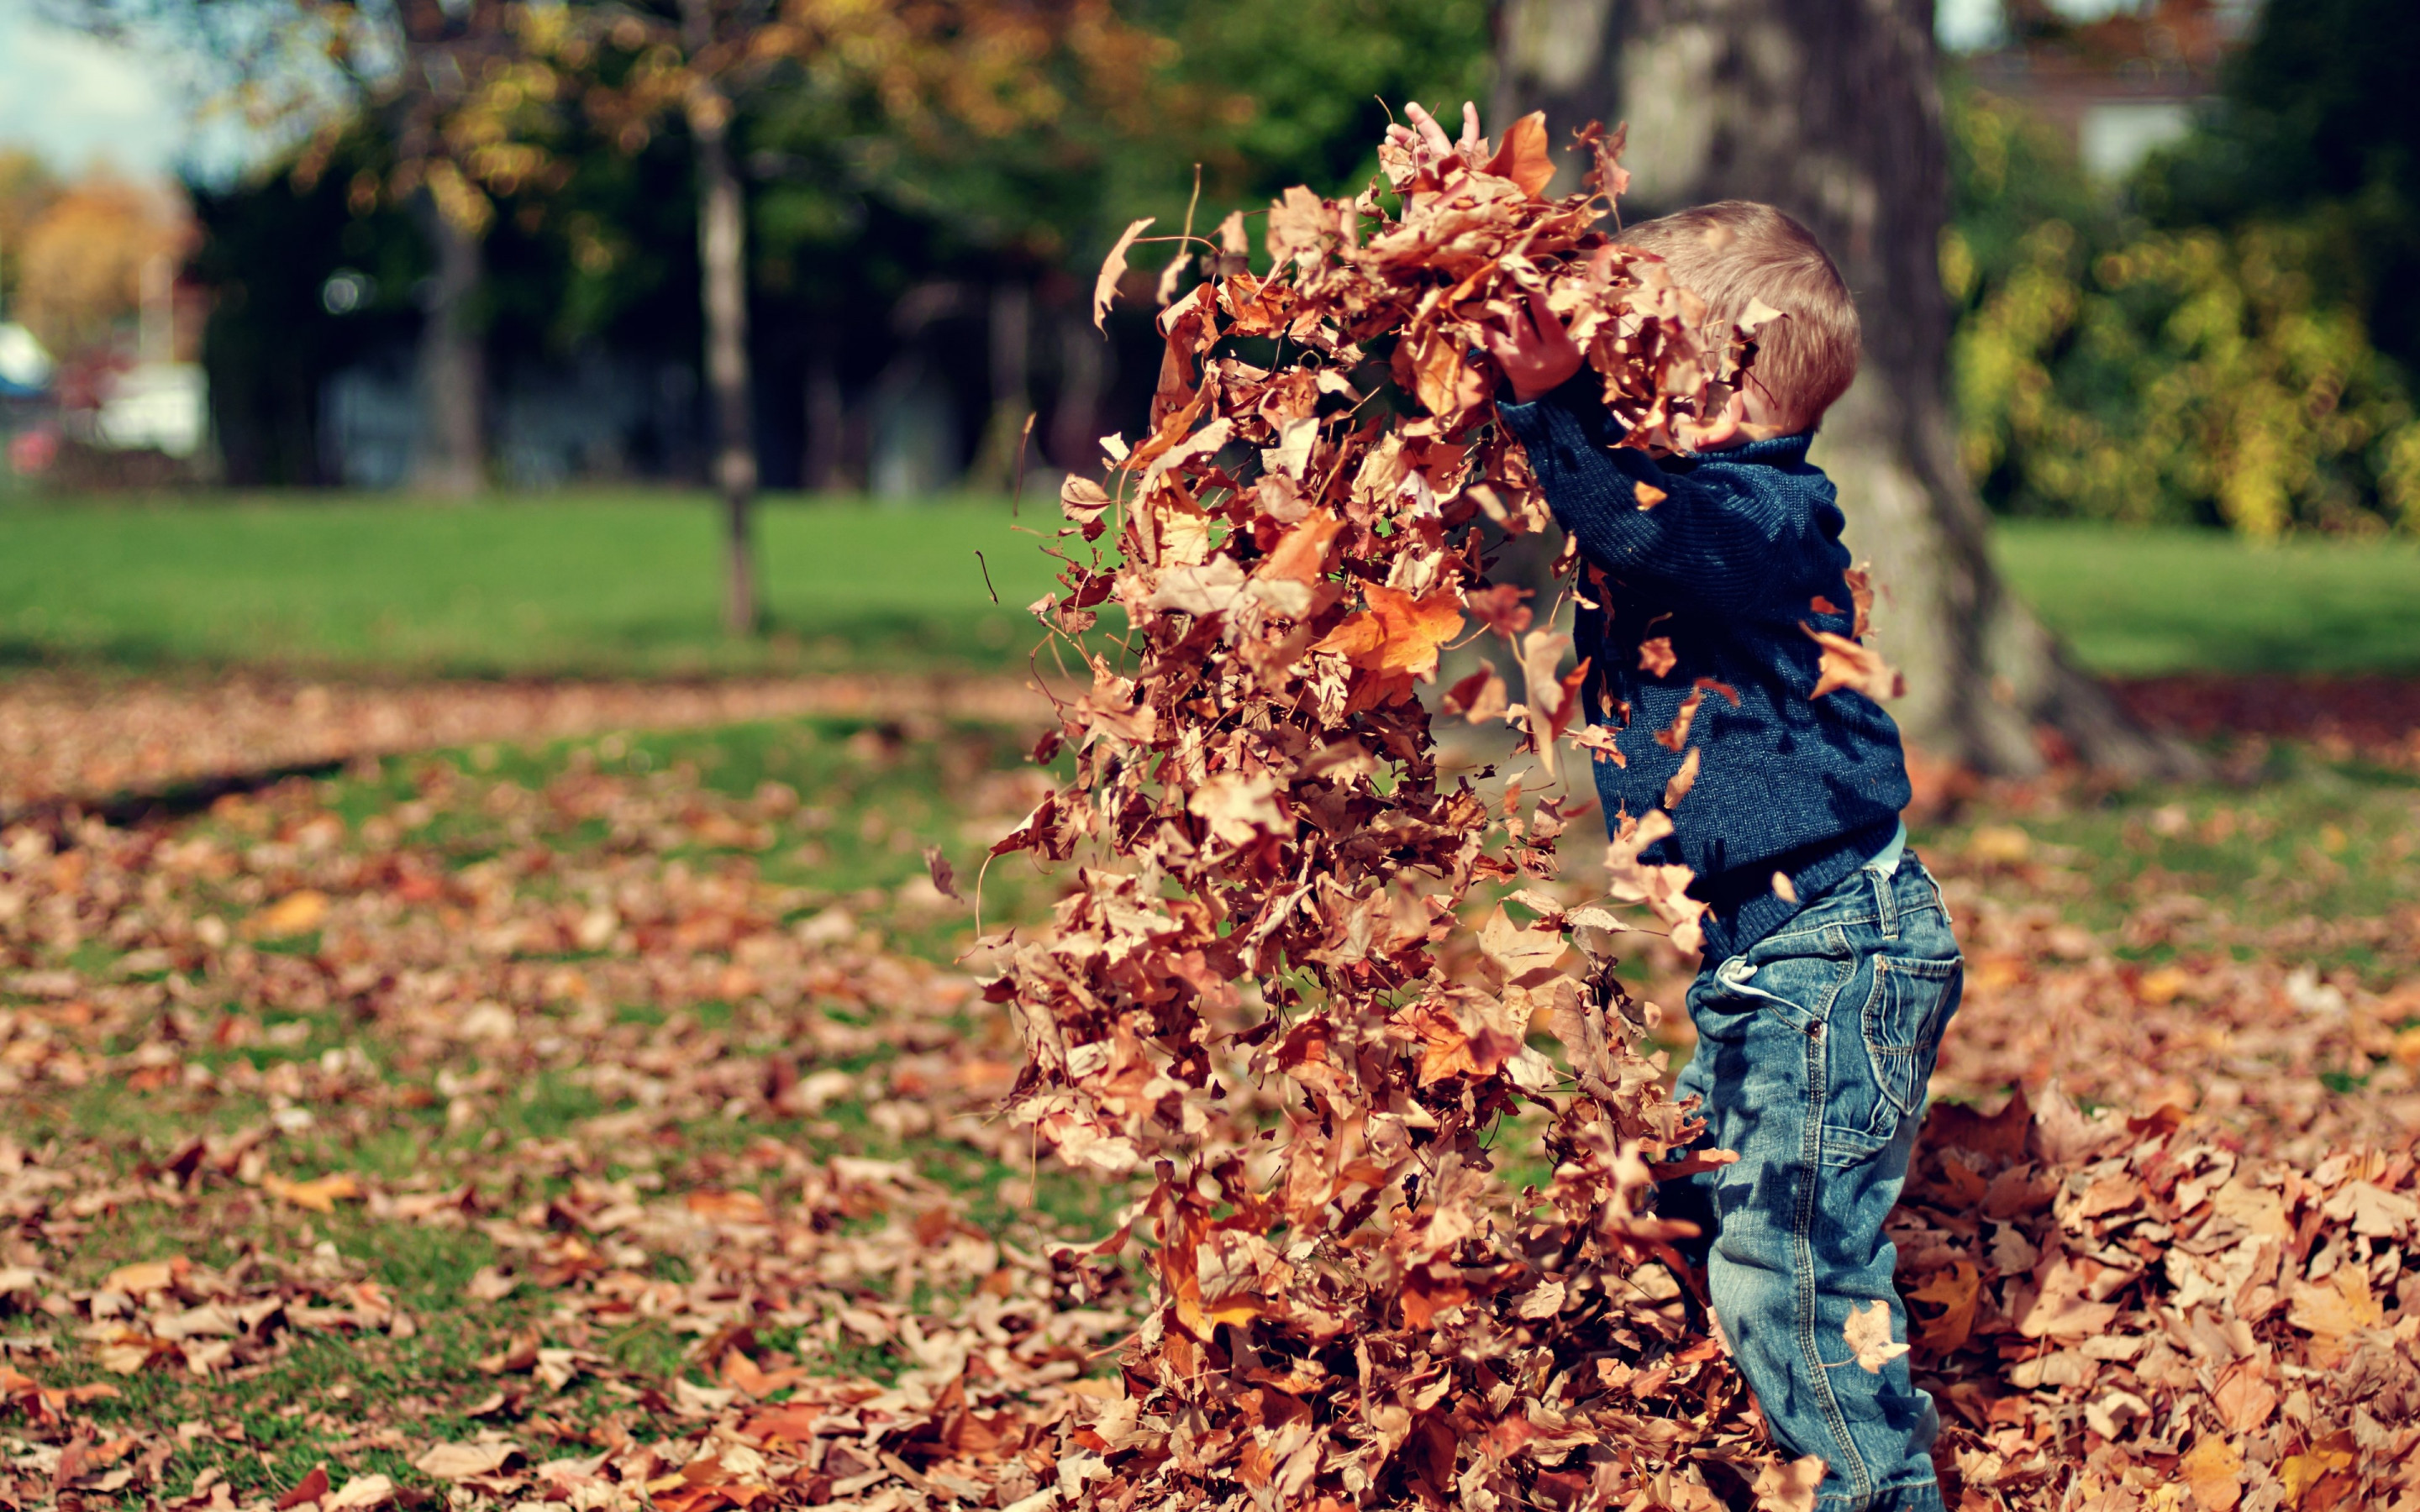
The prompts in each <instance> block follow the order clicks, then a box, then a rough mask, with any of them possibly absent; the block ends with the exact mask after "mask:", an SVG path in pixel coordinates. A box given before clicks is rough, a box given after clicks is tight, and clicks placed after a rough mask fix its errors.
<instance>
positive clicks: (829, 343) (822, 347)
mask: <svg viewBox="0 0 2420 1512" xmlns="http://www.w3.org/2000/svg"><path fill="white" fill-rule="evenodd" d="M810 340H811V341H812V343H813V345H812V346H811V347H809V348H808V350H807V448H806V453H807V455H806V462H805V465H804V467H803V468H802V469H801V470H800V471H802V473H803V474H804V477H803V479H802V481H803V483H804V485H805V486H806V489H807V491H808V492H810V493H826V492H829V491H830V490H831V489H833V488H835V487H837V486H839V485H840V472H841V465H842V462H841V455H842V446H843V443H844V440H845V435H844V432H845V427H846V425H847V419H848V416H847V403H846V401H845V398H844V397H843V396H842V393H841V387H840V354H839V352H838V351H837V350H835V348H836V347H838V346H839V343H840V335H839V332H838V330H837V329H836V327H835V325H834V323H833V322H832V321H830V320H828V319H818V320H817V321H816V322H815V323H814V330H813V332H811V333H810Z"/></svg>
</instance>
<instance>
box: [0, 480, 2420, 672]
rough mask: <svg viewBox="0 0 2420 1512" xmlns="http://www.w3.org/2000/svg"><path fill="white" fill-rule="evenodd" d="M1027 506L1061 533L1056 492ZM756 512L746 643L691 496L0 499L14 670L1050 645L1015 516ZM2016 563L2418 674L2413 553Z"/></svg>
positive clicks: (2058, 542) (2148, 542)
mask: <svg viewBox="0 0 2420 1512" xmlns="http://www.w3.org/2000/svg"><path fill="white" fill-rule="evenodd" d="M1024 516H1025V521H1024V522H1025V523H1028V524H1031V525H1033V526H1036V527H1039V528H1043V529H1048V528H1050V527H1051V526H1052V525H1053V523H1054V522H1055V519H1056V513H1055V510H1054V509H1053V507H1052V505H1051V503H1050V501H1048V500H1047V499H1029V500H1027V501H1025V507H1024ZM761 520H762V524H761V527H760V529H761V540H762V546H763V567H764V592H765V600H766V605H767V610H768V619H769V622H770V625H771V634H769V635H768V636H767V637H766V638H765V639H764V640H760V641H756V642H752V643H747V644H735V643H733V642H731V641H729V640H726V639H725V638H724V637H723V636H722V635H721V631H720V629H719V628H718V614H719V609H718V604H719V597H718V595H719V594H720V592H721V555H720V553H721V542H720V538H719V535H718V533H717V532H718V530H719V528H720V527H719V517H718V516H717V515H716V513H715V511H714V509H713V507H712V506H711V505H710V504H709V503H708V502H707V501H706V500H705V499H704V498H703V497H700V496H693V495H682V494H669V493H640V492H628V493H619V494H607V493H593V494H579V495H570V496H552V497H548V498H544V499H524V500H499V501H489V502H485V503H480V504H474V505H468V506H446V505H436V504H420V503H413V502H409V501H402V500H397V499H394V498H391V497H365V496H346V495H326V496H299V495H289V496H284V497H276V496H251V497H236V496H228V497H222V498H205V499H203V500H200V501H189V502H178V503H169V504H156V505H145V504H126V503H114V502H113V503H91V502H51V503H20V504H15V505H11V506H9V507H7V508H5V509H0V663H6V662H14V663H17V664H20V665H23V664H31V663H51V662H58V661H70V662H81V663H84V664H87V665H101V666H115V667H121V668H132V669H165V668H170V667H177V666H193V665H201V666H209V665H226V664H230V663H239V662H240V663H244V664H248V665H260V664H264V663H267V664H274V665H282V666H287V667H290V668H294V669H296V670H309V671H382V672H418V673H429V672H450V673H458V674H470V675H497V674H514V673H522V674H545V673H656V674H665V673H673V674H682V673H709V672H746V671H794V670H814V669H833V668H842V667H852V668H873V669H889V668H899V667H907V666H931V665H934V664H936V663H939V664H944V665H947V664H955V665H959V666H966V667H970V668H986V667H989V668H1005V667H1008V666H1011V665H1014V664H1015V663H1016V662H1017V661H1019V660H1021V659H1022V657H1023V656H1024V654H1025V651H1026V649H1027V648H1028V647H1029V646H1030V645H1031V644H1032V640H1033V635H1032V625H1030V624H1029V623H1028V622H1027V621H1026V619H1025V617H1024V614H1023V611H1022V609H1021V608H1020V606H1022V605H1024V604H1027V603H1030V602H1032V600H1033V599H1034V598H1035V597H1037V596H1039V595H1040V594H1042V593H1043V592H1044V591H1045V590H1046V589H1047V588H1048V586H1049V574H1048V572H1047V570H1046V569H1047V567H1048V565H1049V563H1047V561H1046V560H1045V559H1044V558H1043V557H1042V556H1041V554H1040V552H1039V551H1038V549H1037V546H1038V545H1039V543H1038V542H1037V541H1036V539H1035V538H1034V537H1033V536H1032V535H1029V534H1019V533H1016V531H1015V530H1014V528H1013V527H1014V525H1015V524H1016V522H1015V521H1012V519H1011V518H1010V517H1009V512H1008V508H1007V506H1006V505H1005V504H1004V503H1001V502H1000V501H993V500H955V501H933V502H928V503H920V504H914V505H900V506H891V507H884V506H880V505H875V504H870V503H866V502H861V501H802V500H799V499H797V498H789V499H776V500H771V501H768V503H767V505H766V507H765V508H764V510H763V512H762V515H761ZM978 549H980V550H982V551H983V553H984V557H985V561H986V562H987V563H988V564H989V567H990V574H991V581H992V584H993V586H994V587H995V588H997V590H998V592H999V595H1000V602H999V604H998V605H997V606H996V605H994V604H993V603H992V601H991V596H990V594H989V593H988V592H986V590H985V584H984V576H983V570H982V568H981V567H980V566H979V565H978V564H977V563H976V560H975V555H974V553H975V552H976V551H977V550H978ZM2000 557H2001V562H2002V564H2003V566H2004V568H2005V569H2006V571H2007V572H2008V574H2009V578H2010V579H2012V580H2013V581H2014V582H2015V584H2016V586H2017V588H2018V590H2019V591H2020V592H2022V593H2024V594H2025V595H2026V596H2027V597H2029V598H2030V599H2032V600H2033V601H2034V603H2036V604H2037V605H2039V606H2040V609H2041V611H2042V613H2043V615H2044V617H2045V618H2046V619H2048V620H2049V622H2050V623H2051V624H2052V625H2054V626H2055V627H2056V628H2057V629H2058V630H2059V631H2061V632H2062V633H2063V634H2065V635H2067V636H2068V637H2069V638H2070V640H2071V641H2072V643H2073V644H2074V645H2075V647H2076V649H2077V650H2078V652H2079V653H2081V655H2082V656H2083V657H2084V659H2085V660H2086V662H2087V663H2089V664H2090V665H2092V666H2094V667H2096V668H2098V669H2100V670H2102V671H2110V672H2115V673H2119V674H2128V675H2143V674H2149V673H2156V672H2167V671H2420V544H2415V543H2412V542H2405V541H2391V542H2377V541H2350V542H2349V541H2313V542H2307V543H2294V544H2290V545H2286V546H2279V547H2269V548H2261V547H2255V546H2251V545H2248V544H2246V543H2244V542H2242V541H2239V540H2236V539H2233V538H2231V537H2228V536H2224V535H2218V534H2212V533H2206V532H2184V531H2115V530H2107V529H2102V528H2099V527H2092V526H2075V525H2050V524H2039V523H2020V524H2015V525H2010V526H2009V527H2006V528H2005V529H2004V530H2003V531H2002V532H2001V538H2000Z"/></svg>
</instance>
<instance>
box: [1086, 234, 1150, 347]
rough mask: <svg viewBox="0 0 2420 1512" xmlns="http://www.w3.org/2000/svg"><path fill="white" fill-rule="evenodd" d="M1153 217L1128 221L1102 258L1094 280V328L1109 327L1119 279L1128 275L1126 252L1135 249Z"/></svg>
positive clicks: (1104, 328)
mask: <svg viewBox="0 0 2420 1512" xmlns="http://www.w3.org/2000/svg"><path fill="white" fill-rule="evenodd" d="M1152 219H1153V218H1152V217H1151V216H1148V215H1146V216H1144V217H1143V218H1142V219H1141V220H1140V221H1133V222H1129V223H1127V225H1126V228H1125V230H1123V231H1121V232H1119V233H1118V239H1117V240H1116V241H1114V242H1112V243H1110V245H1109V255H1108V256H1106V257H1104V258H1102V259H1101V270H1100V272H1099V273H1098V274H1097V275H1096V276H1095V277H1094V280H1093V326H1094V329H1095V330H1104V331H1105V330H1107V329H1108V327H1107V325H1106V322H1107V321H1108V319H1109V306H1110V305H1111V304H1113V303H1115V302H1116V301H1117V297H1118V280H1119V279H1122V278H1124V277H1125V276H1126V254H1127V253H1128V252H1131V251H1132V250H1133V249H1134V244H1135V238H1137V237H1139V236H1140V235H1142V234H1143V232H1145V231H1147V230H1149V229H1150V228H1151V223H1152Z"/></svg>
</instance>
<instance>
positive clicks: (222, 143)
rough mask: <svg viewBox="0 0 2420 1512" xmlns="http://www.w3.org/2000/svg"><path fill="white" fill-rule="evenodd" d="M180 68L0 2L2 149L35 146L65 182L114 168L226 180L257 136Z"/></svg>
mask: <svg viewBox="0 0 2420 1512" xmlns="http://www.w3.org/2000/svg"><path fill="white" fill-rule="evenodd" d="M186 77H187V75H186V70H184V69H180V68H178V66H177V63H176V60H174V59H172V58H168V57H163V56H162V55H160V54H156V53H144V52H140V51H132V50H129V49H127V48H123V47H117V46H113V45H110V44H108V43H104V42H99V41H95V40H93V39H90V38H87V37H83V36H79V35H77V34H76V33H74V32H70V31H65V30H62V29H60V28H59V27H56V26H53V25H51V24H49V23H46V22H44V21H42V20H40V19H39V17H37V16H36V15H35V14H34V11H33V7H32V5H31V4H30V3H29V0H0V147H31V148H33V149H34V150H35V151H36V152H39V154H41V156H42V157H43V158H44V159H45V160H47V161H48V162H50V164H51V165H52V167H53V168H54V170H56V171H59V172H62V173H70V174H72V173H76V172H79V171H81V170H83V169H85V168H87V167H92V166H96V165H99V164H101V163H104V162H105V163H107V164H109V165H110V166H112V167H114V168H116V169H117V170H118V171H120V172H121V173H125V174H129V175H132V176H134V177H150V176H153V175H159V174H168V173H173V172H175V171H176V170H177V169H178V167H180V166H182V165H184V164H187V163H194V164H196V165H198V166H200V167H202V168H203V169H205V170H206V171H209V172H214V173H223V172H225V171H226V170H227V169H228V168H230V167H234V166H237V165H239V164H240V162H242V161H243V159H244V158H245V156H246V155H247V147H246V145H247V143H248V142H249V140H250V133H249V132H247V131H245V130H244V129H243V128H242V126H241V125H240V123H238V122H236V121H234V120H232V119H227V118H225V117H223V116H216V115H215V114H210V115H206V114H205V111H204V105H205V101H203V100H200V99H198V98H197V97H196V92H195V91H194V89H193V88H192V87H191V85H189V84H188V83H187V82H186Z"/></svg>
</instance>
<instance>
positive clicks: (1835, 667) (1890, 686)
mask: <svg viewBox="0 0 2420 1512" xmlns="http://www.w3.org/2000/svg"><path fill="white" fill-rule="evenodd" d="M1801 628H1803V629H1805V630H1806V632H1807V634H1808V635H1809V636H1811V637H1813V638H1814V640H1815V643H1816V644H1817V645H1819V646H1822V647H1823V655H1822V656H1821V657H1819V658H1818V660H1819V663H1820V666H1819V669H1818V671H1819V675H1818V676H1817V678H1816V681H1815V690H1814V691H1813V692H1811V693H1809V694H1807V697H1808V698H1818V699H1819V698H1822V697H1823V695H1824V694H1826V693H1830V692H1833V691H1835V690H1837V689H1838V688H1843V687H1846V688H1852V689H1854V690H1855V691H1857V692H1859V693H1863V694H1864V695H1865V696H1866V697H1868V698H1869V699H1872V700H1873V701H1874V702H1877V703H1880V702H1885V701H1887V700H1890V699H1895V698H1898V697H1899V696H1900V694H1902V693H1905V692H1906V691H1907V679H1906V678H1904V677H1902V676H1900V672H1899V670H1898V669H1897V668H1895V667H1893V666H1891V664H1890V663H1888V662H1886V661H1885V660H1884V659H1883V655H1882V653H1881V652H1879V651H1876V650H1875V649H1874V648H1873V647H1871V646H1869V645H1867V644H1865V643H1864V642H1862V641H1858V640H1851V639H1849V638H1848V637H1847V636H1844V635H1835V634H1833V633H1832V632H1831V631H1829V630H1818V629H1816V628H1815V627H1814V626H1813V625H1803V626H1801Z"/></svg>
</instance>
